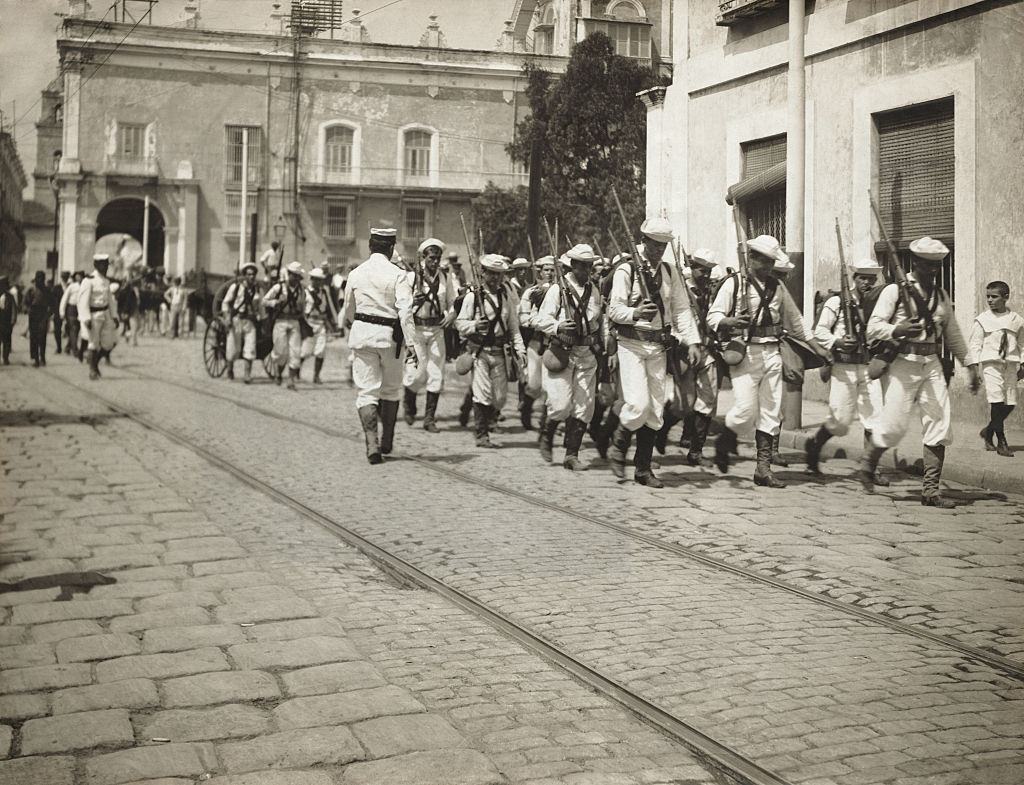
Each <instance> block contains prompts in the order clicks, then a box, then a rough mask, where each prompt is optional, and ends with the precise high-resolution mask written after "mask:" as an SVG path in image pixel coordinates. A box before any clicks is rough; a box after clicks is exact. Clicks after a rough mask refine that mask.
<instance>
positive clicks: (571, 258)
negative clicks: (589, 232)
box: [562, 243, 600, 265]
mask: <svg viewBox="0 0 1024 785" xmlns="http://www.w3.org/2000/svg"><path fill="white" fill-rule="evenodd" d="M599 258H600V257H599V256H598V255H597V254H596V253H594V249H593V248H591V247H590V246H589V245H586V244H585V243H577V244H576V245H574V246H573V247H572V248H570V249H569V250H568V251H566V252H565V254H564V255H563V256H562V259H563V261H562V264H565V265H568V264H569V263H570V262H590V263H593V262H596V261H597V260H598V259H599Z"/></svg>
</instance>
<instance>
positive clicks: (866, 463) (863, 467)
mask: <svg viewBox="0 0 1024 785" xmlns="http://www.w3.org/2000/svg"><path fill="white" fill-rule="evenodd" d="M884 454H885V447H876V446H875V444H874V442H871V441H868V444H867V449H865V450H864V452H863V453H862V454H861V456H860V461H859V462H858V464H857V474H856V477H857V481H858V482H859V483H860V487H861V488H863V489H864V492H865V493H874V492H875V485H876V484H877V483H876V482H875V475H876V474H877V473H878V462H879V461H880V460H882V456H883V455H884Z"/></svg>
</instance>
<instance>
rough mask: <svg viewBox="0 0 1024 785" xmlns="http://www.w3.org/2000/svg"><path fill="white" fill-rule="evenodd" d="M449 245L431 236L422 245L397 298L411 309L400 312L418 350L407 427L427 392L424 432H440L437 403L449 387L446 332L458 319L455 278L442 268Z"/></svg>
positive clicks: (411, 367) (412, 358)
mask: <svg viewBox="0 0 1024 785" xmlns="http://www.w3.org/2000/svg"><path fill="white" fill-rule="evenodd" d="M444 247H445V246H444V243H443V242H441V241H440V240H437V239H434V238H433V237H431V238H430V239H428V240H424V241H423V242H422V243H420V246H419V254H420V259H419V261H418V262H417V263H416V267H415V269H414V270H412V271H410V272H408V273H406V274H405V275H404V276H402V279H401V280H400V281H399V284H398V289H399V291H398V294H397V296H398V297H399V299H401V300H402V301H403V302H406V303H408V305H409V307H408V308H406V309H404V310H402V311H400V312H399V318H400V319H401V320H402V329H403V330H404V332H405V334H406V335H411V336H412V345H411V347H410V349H411V350H412V352H410V353H408V354H407V356H406V360H405V374H404V376H403V379H402V384H403V386H404V387H405V396H404V399H403V404H404V409H405V412H404V415H405V421H406V423H407V424H409V425H412V424H413V423H414V422H415V421H416V396H417V395H418V394H419V392H420V390H422V389H424V388H426V391H427V402H426V406H425V408H424V411H423V430H425V431H427V432H428V433H437V432H438V429H437V423H436V417H437V403H438V401H439V400H440V399H441V391H442V390H443V389H444V364H445V360H446V359H447V357H448V353H447V350H446V348H445V339H444V331H445V328H446V327H449V326H450V325H451V324H452V323H453V322H454V321H455V309H454V303H455V289H454V287H453V286H452V278H451V276H450V275H448V274H447V273H446V272H445V271H444V270H442V269H441V268H440V265H441V254H442V253H444Z"/></svg>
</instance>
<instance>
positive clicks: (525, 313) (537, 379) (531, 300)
mask: <svg viewBox="0 0 1024 785" xmlns="http://www.w3.org/2000/svg"><path fill="white" fill-rule="evenodd" d="M534 268H535V276H536V280H537V282H536V283H534V284H532V285H530V286H527V287H526V289H525V290H524V291H523V296H522V297H520V298H519V328H520V330H521V332H522V333H523V342H524V343H525V344H526V373H524V374H523V378H522V380H520V385H521V387H520V398H519V419H520V422H522V424H523V428H525V429H526V430H528V431H529V430H531V429H532V428H533V406H534V403H535V402H536V401H538V400H539V401H540V403H541V415H540V416H541V421H540V423H539V424H538V426H537V429H538V430H539V431H540V432H541V433H542V434H543V432H544V422H545V420H546V418H547V407H546V406H544V389H543V387H542V385H541V357H542V356H543V354H544V349H546V348H547V338H546V337H545V335H544V333H543V332H542V331H540V330H539V329H538V325H537V324H536V318H537V313H538V311H539V310H540V304H541V303H542V302H543V301H544V295H545V294H547V291H548V287H549V286H551V281H552V280H553V279H554V276H555V259H554V257H553V256H542V257H541V258H540V259H538V260H537V261H536V262H534Z"/></svg>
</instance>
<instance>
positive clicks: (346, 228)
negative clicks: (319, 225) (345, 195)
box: [324, 199, 352, 238]
mask: <svg viewBox="0 0 1024 785" xmlns="http://www.w3.org/2000/svg"><path fill="white" fill-rule="evenodd" d="M351 236H352V203H351V202H349V201H345V200H341V199H325V200H324V237H329V238H342V237H351Z"/></svg>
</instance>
